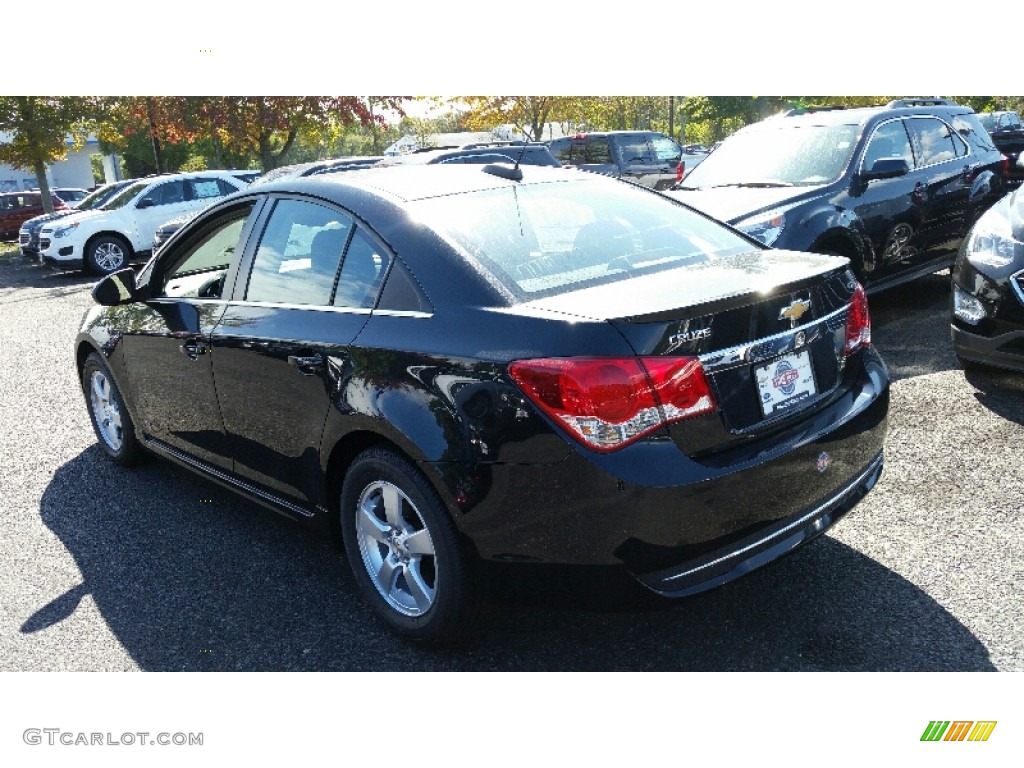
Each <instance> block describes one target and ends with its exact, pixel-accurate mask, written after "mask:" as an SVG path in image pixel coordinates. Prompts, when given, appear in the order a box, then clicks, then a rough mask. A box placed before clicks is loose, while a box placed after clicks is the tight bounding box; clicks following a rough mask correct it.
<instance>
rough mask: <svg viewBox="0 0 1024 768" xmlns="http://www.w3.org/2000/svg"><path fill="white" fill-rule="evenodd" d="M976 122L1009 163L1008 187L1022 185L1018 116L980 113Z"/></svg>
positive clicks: (1022, 136) (1022, 138)
mask: <svg viewBox="0 0 1024 768" xmlns="http://www.w3.org/2000/svg"><path fill="white" fill-rule="evenodd" d="M978 120H980V121H981V124H982V125H983V126H985V130H986V131H988V135H989V136H991V137H992V143H993V144H995V145H996V149H998V150H999V151H1000V152H1002V153H1003V154H1004V155H1006V159H1007V160H1008V161H1009V178H1008V183H1009V185H1010V186H1013V187H1017V186H1020V185H1021V184H1022V183H1024V166H1022V165H1021V163H1020V160H1021V159H1022V158H1024V124H1021V121H1020V115H1018V114H1017V113H1016V112H980V113H978Z"/></svg>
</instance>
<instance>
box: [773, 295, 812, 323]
mask: <svg viewBox="0 0 1024 768" xmlns="http://www.w3.org/2000/svg"><path fill="white" fill-rule="evenodd" d="M810 308H811V302H810V300H808V301H804V300H803V299H797V300H796V301H794V302H793V303H792V304H790V305H789V306H788V307H783V308H782V309H781V310H780V311H779V320H786V319H788V320H789V327H790V328H795V327H796V321H797V320H799V319H800V318H801V317H803V316H804V313H806V312H807V310H809V309H810Z"/></svg>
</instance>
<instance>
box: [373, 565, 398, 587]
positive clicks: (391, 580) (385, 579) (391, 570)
mask: <svg viewBox="0 0 1024 768" xmlns="http://www.w3.org/2000/svg"><path fill="white" fill-rule="evenodd" d="M376 578H377V584H378V585H379V586H380V588H381V589H382V590H383V591H384V594H385V595H390V594H391V593H392V592H394V591H395V581H396V580H397V579H398V568H397V563H396V562H395V561H394V560H393V559H392V558H391V557H390V556H388V557H385V558H384V560H383V561H382V562H381V564H380V568H378V569H377V577H376Z"/></svg>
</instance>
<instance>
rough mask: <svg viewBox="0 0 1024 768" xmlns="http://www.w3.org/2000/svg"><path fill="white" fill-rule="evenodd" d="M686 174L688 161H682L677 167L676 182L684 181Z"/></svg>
mask: <svg viewBox="0 0 1024 768" xmlns="http://www.w3.org/2000/svg"><path fill="white" fill-rule="evenodd" d="M685 173H686V161H685V160H680V161H679V165H677V166H676V181H682V180H683V174H685Z"/></svg>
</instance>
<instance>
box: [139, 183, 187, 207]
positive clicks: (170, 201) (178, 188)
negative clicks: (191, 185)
mask: <svg viewBox="0 0 1024 768" xmlns="http://www.w3.org/2000/svg"><path fill="white" fill-rule="evenodd" d="M146 197H149V198H152V199H153V204H154V205H174V204H175V203H182V202H184V201H185V187H184V185H183V184H182V182H181V179H176V180H174V181H167V182H164V183H163V184H160V185H158V186H156V187H154V188H153V189H152V190H150V191H149V193H148V194H147V195H146Z"/></svg>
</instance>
